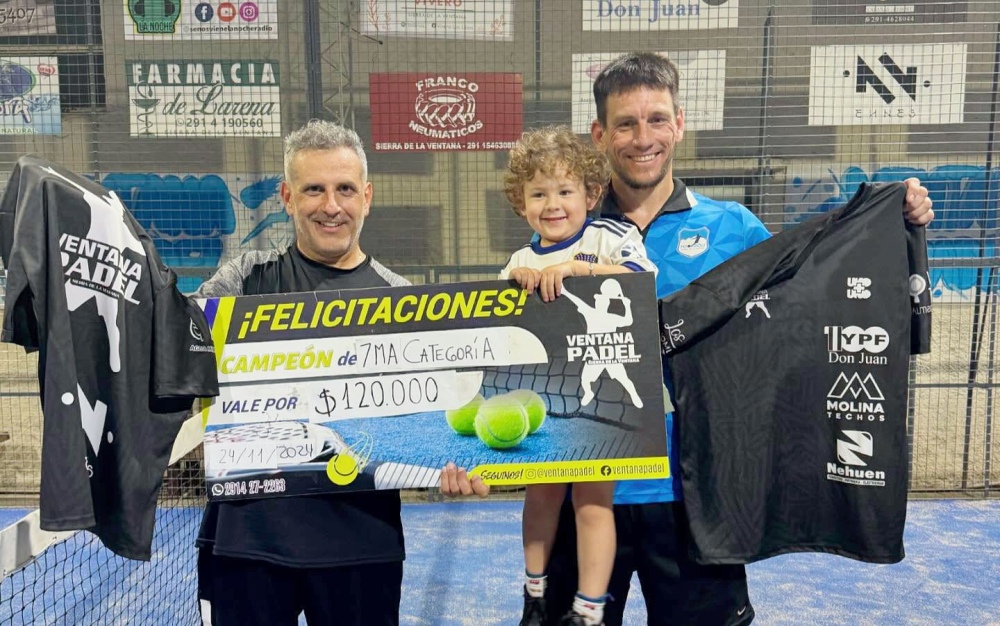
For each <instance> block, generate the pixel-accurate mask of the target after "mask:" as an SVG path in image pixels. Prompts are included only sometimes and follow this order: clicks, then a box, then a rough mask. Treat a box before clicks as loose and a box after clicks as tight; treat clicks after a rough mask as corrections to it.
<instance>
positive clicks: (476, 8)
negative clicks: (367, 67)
mask: <svg viewBox="0 0 1000 626" xmlns="http://www.w3.org/2000/svg"><path fill="white" fill-rule="evenodd" d="M358 4H359V5H360V9H361V18H360V20H359V21H360V23H361V32H362V33H364V34H366V35H368V36H370V37H381V36H386V35H396V36H401V37H425V38H433V39H486V40H492V41H510V40H511V39H512V38H513V34H514V29H513V22H514V20H513V18H512V14H511V6H512V5H513V4H514V2H513V0H364V1H363V2H359V3H358Z"/></svg>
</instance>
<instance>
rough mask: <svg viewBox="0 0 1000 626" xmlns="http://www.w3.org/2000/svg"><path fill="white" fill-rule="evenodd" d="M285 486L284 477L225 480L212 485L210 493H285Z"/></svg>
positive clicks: (245, 494) (236, 494) (217, 494)
mask: <svg viewBox="0 0 1000 626" xmlns="http://www.w3.org/2000/svg"><path fill="white" fill-rule="evenodd" d="M286 488H287V485H286V484H285V479H284V478H267V479H263V480H258V479H252V480H227V481H226V482H224V483H215V484H214V485H212V495H213V496H215V497H222V496H256V495H259V494H262V493H285V489H286Z"/></svg>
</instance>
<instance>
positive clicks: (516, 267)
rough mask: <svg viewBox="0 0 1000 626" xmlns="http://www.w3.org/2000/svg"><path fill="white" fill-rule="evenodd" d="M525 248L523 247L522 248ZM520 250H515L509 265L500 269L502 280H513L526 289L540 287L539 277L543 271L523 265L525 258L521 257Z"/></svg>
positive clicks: (530, 289)
mask: <svg viewBox="0 0 1000 626" xmlns="http://www.w3.org/2000/svg"><path fill="white" fill-rule="evenodd" d="M522 249H523V248H522ZM519 252H520V250H518V251H517V252H515V253H514V254H512V255H511V256H510V260H508V261H507V265H505V266H504V268H503V269H502V270H500V276H499V278H500V280H513V281H514V282H516V283H517V284H518V285H520V286H521V289H524V290H526V291H534V290H535V288H536V287H538V282H539V278H540V276H541V273H540V272H539V271H538V270H536V269H532V268H530V267H523V266H522V265H521V264H522V263H523V259H521V258H520V255H519V254H518V253H519Z"/></svg>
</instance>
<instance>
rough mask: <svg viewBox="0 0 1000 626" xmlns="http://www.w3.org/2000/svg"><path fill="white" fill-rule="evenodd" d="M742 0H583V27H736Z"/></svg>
mask: <svg viewBox="0 0 1000 626" xmlns="http://www.w3.org/2000/svg"><path fill="white" fill-rule="evenodd" d="M739 13H740V2H739V0H694V1H693V2H692V1H688V2H675V1H673V0H625V1H621V0H583V30H592V31H659V30H697V29H708V28H736V26H737V25H738V21H739Z"/></svg>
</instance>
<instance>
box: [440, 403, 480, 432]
mask: <svg viewBox="0 0 1000 626" xmlns="http://www.w3.org/2000/svg"><path fill="white" fill-rule="evenodd" d="M483 400H485V398H483V394H481V393H477V394H476V397H475V398H473V399H472V400H469V403H468V404H466V405H465V406H463V407H459V408H457V409H450V410H448V411H445V412H444V418H445V419H446V420H448V425H449V426H451V428H452V430H454V431H455V432H456V433H458V434H459V435H475V434H476V413H477V412H478V411H479V405H481V404H482V403H483Z"/></svg>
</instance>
